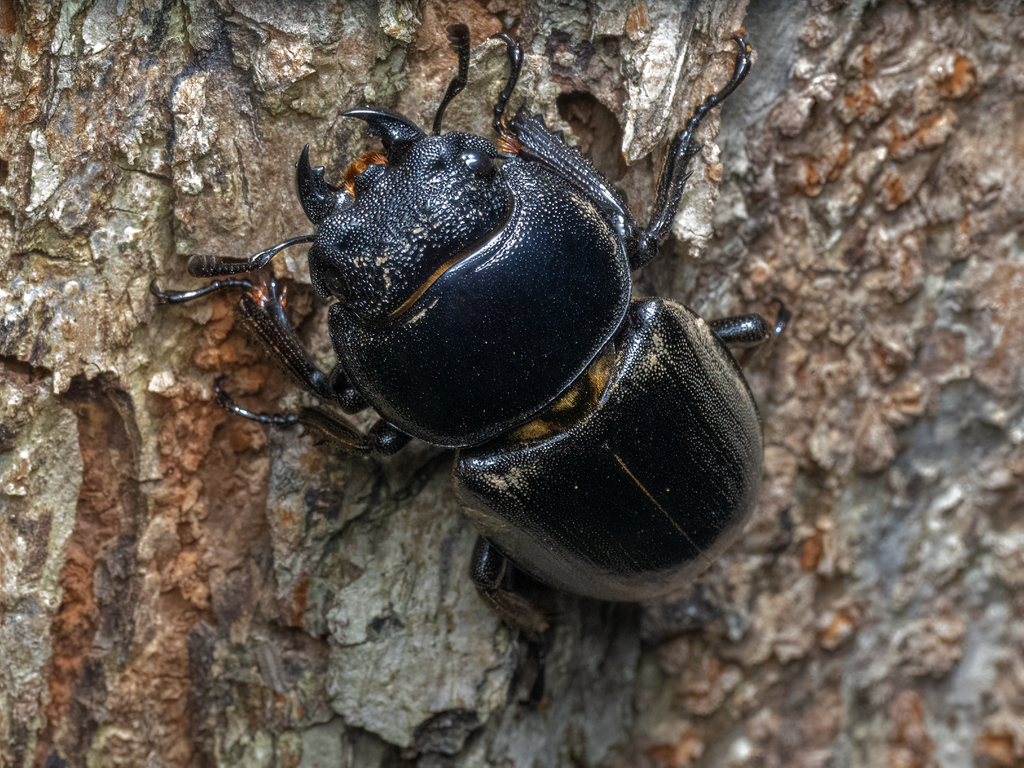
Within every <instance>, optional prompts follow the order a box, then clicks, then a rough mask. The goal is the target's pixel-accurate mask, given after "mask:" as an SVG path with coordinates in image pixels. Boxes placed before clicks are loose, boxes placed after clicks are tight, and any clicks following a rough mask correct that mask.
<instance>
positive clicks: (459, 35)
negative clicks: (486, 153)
mask: <svg viewBox="0 0 1024 768" xmlns="http://www.w3.org/2000/svg"><path fill="white" fill-rule="evenodd" d="M448 45H449V46H450V47H451V49H452V50H453V51H455V53H457V54H458V55H459V71H458V73H457V74H456V75H455V77H453V78H452V81H451V82H450V83H448V90H447V91H446V92H445V94H444V98H443V99H442V100H441V106H439V107H438V108H437V114H436V115H434V130H433V132H432V134H431V135H433V136H438V135H440V133H441V119H442V118H443V117H444V111H445V109H447V107H448V104H449V103H450V102H451V100H452V99H454V98H455V97H456V96H458V95H459V92H460V91H461V90H462V89H463V88H465V87H466V78H467V76H468V75H469V27H467V26H466V25H465V24H449V25H448Z"/></svg>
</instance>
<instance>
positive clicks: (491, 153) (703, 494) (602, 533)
mask: <svg viewBox="0 0 1024 768" xmlns="http://www.w3.org/2000/svg"><path fill="white" fill-rule="evenodd" d="M448 31H449V39H450V41H451V43H452V49H453V50H454V51H456V53H457V54H458V58H459V72H458V75H457V76H456V77H455V78H454V79H453V80H452V82H451V84H450V85H449V87H448V91H447V93H446V94H445V97H444V99H443V101H442V103H441V106H440V107H439V109H438V111H437V114H436V116H435V119H434V126H433V132H432V135H430V136H428V135H427V134H425V133H424V132H423V131H422V130H421V129H420V128H419V127H417V126H416V125H415V124H414V123H412V122H411V121H410V120H408V119H407V118H405V117H403V116H402V115H400V114H397V113H395V112H392V111H389V110H385V109H371V108H363V109H355V110H351V111H349V112H346V113H344V114H345V115H346V116H349V117H355V118H359V119H361V120H364V121H365V122H366V123H367V125H368V127H369V131H370V133H371V134H373V135H374V136H378V137H380V139H381V141H382V143H383V150H384V152H383V154H378V153H368V154H367V155H364V157H363V158H362V159H361V160H359V161H357V162H356V163H354V164H353V166H352V167H351V168H350V169H349V171H348V173H347V174H346V177H345V182H344V184H343V186H341V187H336V186H333V185H331V184H329V183H327V182H326V181H325V180H324V169H323V168H322V167H320V168H311V167H310V164H309V153H308V147H307V148H306V149H304V150H303V152H302V156H301V158H300V159H299V162H298V164H297V168H298V172H297V184H298V193H299V199H300V200H301V202H302V207H303V209H304V211H305V213H306V215H307V217H308V218H309V219H310V221H311V222H312V223H313V224H314V225H316V228H317V230H316V234H315V235H309V236H303V237H297V238H294V239H292V240H288V241H286V242H284V243H281V244H279V245H276V246H274V247H273V248H270V249H268V250H266V251H262V252H261V253H258V254H256V255H255V256H252V257H250V258H249V259H246V260H243V261H226V260H221V259H217V258H212V257H207V258H203V259H200V258H198V257H193V258H192V259H191V260H190V261H189V273H190V274H191V275H193V276H196V277H200V276H201V277H221V278H227V279H221V280H219V281H216V282H213V283H211V284H210V285H208V286H207V287H206V288H203V289H200V290H196V291H170V292H163V293H161V292H159V291H157V290H156V288H155V287H154V288H153V292H154V294H155V295H156V296H157V297H158V298H159V299H161V300H162V301H165V302H182V301H189V300H191V299H194V298H196V297H198V296H202V295H205V294H207V293H209V292H211V291H214V290H222V289H238V288H240V289H241V299H240V302H239V305H238V311H239V315H240V317H241V318H242V320H243V322H244V323H245V325H246V326H247V327H248V328H249V329H250V330H251V331H253V332H254V333H255V334H256V336H257V337H258V338H260V339H261V340H262V341H263V342H264V343H265V345H266V347H267V349H268V350H269V352H270V354H271V355H272V356H273V357H274V358H275V359H276V361H277V362H278V363H279V364H280V365H281V366H282V367H283V368H284V369H285V370H287V371H288V372H289V373H290V374H291V375H292V376H293V377H294V378H295V379H296V380H297V381H298V382H299V383H300V384H301V385H302V386H303V387H304V388H305V389H306V390H308V391H309V392H311V393H312V394H314V395H315V396H316V397H318V398H319V399H320V400H321V401H322V402H326V403H330V404H333V405H335V406H338V407H340V408H341V410H343V411H345V412H348V413H355V412H358V411H360V410H363V409H365V408H367V407H372V408H373V409H374V410H375V411H376V412H377V413H378V414H379V415H380V419H379V420H378V421H377V422H376V424H375V425H374V426H373V428H372V429H371V430H370V432H369V434H368V435H363V434H360V433H359V432H357V431H356V430H355V429H354V428H353V427H352V426H350V425H349V424H348V423H346V422H345V420H344V419H342V418H340V417H338V416H335V415H333V414H332V413H330V412H328V411H326V410H323V409H322V408H305V409H303V410H302V411H301V412H300V413H299V414H296V415H287V416H286V415H271V414H260V413H252V412H249V411H246V410H244V409H243V408H241V407H239V406H238V405H236V404H235V403H233V402H232V401H231V399H230V398H229V397H228V395H227V394H226V393H225V392H224V391H223V390H222V389H221V388H220V386H219V381H218V386H217V392H218V398H219V400H220V402H221V403H222V404H223V405H224V406H225V407H227V408H229V409H230V410H232V411H233V412H235V413H237V414H240V415H242V416H246V417H249V418H253V419H256V420H258V421H260V422H262V423H266V424H278V425H287V424H296V423H300V424H303V425H305V426H306V427H307V428H311V429H313V430H316V431H318V432H321V433H323V434H324V435H325V436H327V437H329V438H331V439H332V441H334V442H336V443H339V444H340V445H341V446H342V449H343V450H344V451H346V452H348V453H353V454H362V455H376V456H385V455H390V454H392V453H394V452H395V451H397V450H399V449H400V448H402V447H403V446H404V445H405V444H406V443H407V442H408V441H409V440H410V439H411V438H412V437H417V438H419V439H421V440H425V441H427V442H430V443H434V444H436V445H440V446H449V447H453V448H456V449H458V450H457V453H456V456H455V466H454V469H453V479H454V483H455V487H456V489H457V492H458V496H459V499H460V502H461V503H462V505H463V507H464V509H465V511H466V514H467V515H468V516H469V518H470V520H472V522H473V523H474V525H475V526H476V527H477V528H478V530H479V532H480V534H481V535H480V538H479V539H478V542H477V546H476V548H475V551H474V554H473V561H472V564H471V567H470V573H471V577H472V578H473V580H474V583H475V584H476V586H477V589H478V590H479V592H480V594H481V596H482V597H483V598H484V599H485V600H486V601H487V602H488V603H489V604H490V605H492V606H493V607H494V608H495V609H496V610H497V611H498V612H499V613H500V614H501V615H502V616H503V617H504V618H505V619H506V620H508V621H509V622H510V623H512V624H513V625H515V626H518V627H521V628H523V629H525V630H526V631H527V632H530V633H536V632H537V631H539V630H540V629H542V628H543V626H544V625H545V623H544V618H543V615H542V614H541V613H540V612H539V611H538V610H537V609H536V608H535V607H534V606H533V605H532V604H531V603H530V602H529V601H527V600H526V599H524V598H523V596H522V595H521V594H519V593H518V592H517V589H516V577H517V574H519V573H521V572H525V573H526V574H528V575H529V576H532V577H533V578H535V579H537V580H539V581H541V582H544V583H546V584H549V585H552V586H555V587H558V588H561V589H564V590H568V591H570V592H574V593H577V594H580V595H587V596H591V597H595V598H599V599H603V600H624V601H640V600H645V599H648V598H652V597H656V596H659V595H664V594H666V593H668V592H671V591H674V590H676V589H678V588H680V587H682V586H685V584H686V583H687V582H688V581H690V580H691V579H692V578H693V577H694V576H695V575H696V574H697V573H699V572H700V571H701V570H703V568H704V567H705V566H706V565H707V564H708V563H709V562H710V560H711V558H713V557H714V556H715V555H717V554H718V553H719V552H720V551H721V550H722V549H724V548H725V547H726V546H727V545H728V544H729V543H731V542H732V541H733V540H734V539H735V538H736V536H737V535H738V533H739V531H740V529H741V528H742V526H743V524H744V523H745V522H746V520H747V518H748V517H749V516H750V514H751V512H752V511H753V508H754V505H755V504H756V501H757V496H758V490H759V488H760V482H761V466H762V459H763V447H762V442H763V438H762V428H761V422H760V417H759V415H758V411H757V407H756V405H755V403H754V399H753V397H752V396H751V393H750V390H749V388H748V386H747V383H746V381H745V379H744V378H743V375H742V373H741V372H740V369H739V367H738V366H737V364H736V362H735V361H734V359H733V357H732V355H731V354H730V352H729V349H728V346H732V347H750V346H754V345H757V344H760V343H762V342H764V341H765V340H767V339H769V338H772V337H773V336H775V335H778V333H779V332H780V331H781V329H782V326H783V324H784V322H785V320H784V314H785V311H784V310H782V309H780V319H779V322H778V323H777V324H776V326H775V328H774V329H772V328H770V327H769V325H768V324H767V323H766V322H765V320H764V319H763V318H762V317H761V316H760V315H744V316H740V317H730V318H725V319H723V320H716V321H712V322H710V323H709V322H705V321H704V320H702V319H701V318H699V317H698V316H697V315H696V314H694V313H693V312H692V311H691V310H690V309H688V308H687V307H685V306H682V305H680V304H676V303H674V302H671V301H667V300H663V299H631V298H630V287H631V282H630V272H631V271H633V270H637V269H640V268H641V267H643V266H644V265H645V264H647V263H648V262H649V261H650V260H651V259H652V258H653V257H654V256H655V254H656V252H657V248H658V244H659V242H660V241H661V240H663V239H664V238H665V236H666V235H667V233H668V231H669V228H670V225H671V222H672V218H673V216H674V215H675V211H676V208H677V207H678V204H679V199H680V196H681V194H682V190H683V186H684V184H685V182H686V179H687V178H688V176H689V174H688V173H687V172H686V169H687V165H688V164H689V162H690V160H691V159H692V158H693V157H694V156H695V155H696V154H697V153H698V152H699V151H700V148H701V147H700V145H697V144H694V143H693V137H694V133H695V131H696V129H697V127H698V126H699V125H700V122H701V120H702V119H703V118H704V117H705V116H706V115H707V114H708V112H709V111H710V110H711V109H712V108H714V107H715V106H716V105H718V104H719V103H720V102H721V101H722V100H723V99H725V98H726V97H727V96H728V95H729V94H730V93H732V91H733V90H734V89H735V88H736V87H737V86H738V85H739V84H740V82H741V81H742V80H743V79H744V78H745V77H746V75H747V72H748V71H749V69H750V64H751V56H750V54H751V49H750V48H749V46H747V44H746V43H745V42H744V41H743V40H742V39H741V38H739V37H736V38H734V39H735V40H736V42H737V43H738V45H739V52H738V53H737V56H736V62H735V67H734V71H733V75H732V78H731V79H730V81H729V82H728V84H727V85H726V86H725V87H724V88H723V89H722V90H721V91H719V92H718V93H715V94H713V95H711V96H709V97H708V98H707V99H705V100H704V102H703V103H702V104H700V105H699V106H698V107H697V108H696V110H695V112H694V114H693V116H692V117H691V118H690V119H689V120H688V122H687V123H686V125H685V127H684V128H683V130H682V131H680V132H679V133H678V134H676V136H675V137H674V138H673V139H672V142H671V145H670V147H669V154H668V160H667V162H666V164H665V168H664V170H663V171H662V174H661V179H660V182H659V186H658V196H657V202H656V205H655V210H654V214H653V216H652V217H651V222H650V224H648V226H647V227H641V226H640V225H639V224H638V223H637V222H636V221H635V220H634V218H633V216H632V214H631V213H630V211H629V209H628V207H627V203H626V198H625V195H624V194H623V193H622V192H621V191H620V190H618V189H617V188H616V187H614V186H612V185H611V184H609V183H608V182H607V181H606V180H605V178H604V177H603V176H602V175H601V174H600V173H599V172H597V171H596V170H595V169H594V167H593V166H592V165H591V164H590V162H589V161H588V160H587V159H585V158H584V157H583V156H582V155H581V154H580V153H579V152H578V151H577V150H576V149H574V148H571V147H568V146H567V145H566V144H565V143H564V141H563V140H562V137H561V135H560V134H555V133H552V132H550V131H549V130H548V129H547V127H546V126H545V124H544V121H543V119H542V118H540V117H539V116H535V115H531V114H529V113H527V112H526V111H524V110H522V109H520V110H519V112H518V113H517V114H516V115H515V117H514V118H513V119H512V120H511V121H506V118H505V114H504V113H505V106H506V104H507V103H508V100H509V98H510V96H511V94H512V90H513V88H514V86H515V84H516V81H517V79H518V77H519V71H520V68H521V66H522V59H523V54H522V49H521V48H520V47H519V45H518V44H517V43H516V42H515V41H513V40H512V39H511V38H509V37H508V36H507V35H503V34H500V35H495V38H498V39H500V40H503V41H504V42H505V44H506V47H507V52H508V59H509V67H510V74H509V78H508V81H507V82H506V84H505V87H504V89H503V90H502V92H501V94H500V96H499V98H498V102H497V104H496V105H495V107H494V123H493V124H494V128H495V130H496V131H497V132H498V134H499V136H500V140H499V142H498V145H497V146H496V145H495V144H492V143H491V142H490V141H488V140H486V139H484V138H482V137H480V136H474V135H471V134H466V133H459V132H450V133H446V134H444V135H443V136H442V135H440V125H441V119H442V115H443V113H444V110H445V107H446V106H447V104H448V103H449V102H450V101H451V99H452V98H453V97H454V96H455V95H456V94H457V93H458V92H459V91H460V90H462V88H463V87H464V86H465V83H466V73H467V70H468V64H469V30H468V28H467V27H466V26H465V25H452V26H451V27H449V30H448ZM299 243H312V244H313V245H312V247H311V248H310V250H309V270H310V276H311V278H312V282H313V287H314V288H315V289H316V291H317V293H318V294H320V295H321V296H323V297H324V298H328V299H333V300H334V303H333V305H332V306H331V307H330V321H329V327H330V333H331V341H332V342H333V345H334V348H335V350H336V351H337V354H338V359H339V363H338V364H337V366H336V367H335V368H334V370H333V371H331V373H330V374H327V373H324V372H323V371H321V370H320V369H319V368H318V367H317V366H316V364H315V363H314V362H313V361H312V360H311V359H310V357H309V355H308V353H307V352H306V351H305V350H304V349H303V348H302V347H301V345H300V344H299V343H298V341H297V339H296V337H295V335H294V333H293V331H292V330H291V328H290V327H289V325H288V322H287V321H286V319H285V316H284V312H283V302H282V300H281V296H280V294H279V292H278V289H277V286H276V284H275V283H274V281H273V279H271V278H266V277H264V278H262V279H261V280H260V281H257V282H253V281H251V280H248V279H245V278H236V277H230V276H231V275H237V274H241V273H245V272H252V271H254V270H257V269H260V268H261V267H263V266H264V265H266V264H267V263H268V261H269V260H270V258H271V257H272V256H273V255H274V254H275V253H277V252H278V251H280V250H281V249H283V248H285V247H288V246H291V245H295V244H299ZM727 345H728V346H727ZM519 569H521V571H520V570H519Z"/></svg>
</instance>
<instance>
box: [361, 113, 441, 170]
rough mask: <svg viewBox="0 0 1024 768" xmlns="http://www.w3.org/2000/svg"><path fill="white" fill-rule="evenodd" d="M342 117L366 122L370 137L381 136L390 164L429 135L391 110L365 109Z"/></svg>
mask: <svg viewBox="0 0 1024 768" xmlns="http://www.w3.org/2000/svg"><path fill="white" fill-rule="evenodd" d="M341 116H342V117H356V118H359V119H360V120H365V121H366V126H367V129H368V130H369V131H370V135H371V136H379V137H380V140H381V143H383V144H384V153H385V154H386V155H387V156H388V162H389V163H393V162H396V161H397V160H398V159H399V158H400V157H401V155H403V154H404V153H405V150H406V149H408V147H409V145H410V144H412V143H413V142H414V141H419V140H420V139H422V138H423V137H424V136H426V135H427V134H425V133H424V132H423V131H422V130H420V128H419V126H418V125H416V123H414V122H413V121H412V120H410V119H409V118H407V117H405V116H404V115H400V114H398V113H397V112H392V111H391V110H390V109H371V108H370V107H363V108H362V109H350V110H349V111H348V112H342V113H341Z"/></svg>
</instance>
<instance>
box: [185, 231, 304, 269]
mask: <svg viewBox="0 0 1024 768" xmlns="http://www.w3.org/2000/svg"><path fill="white" fill-rule="evenodd" d="M315 239H316V235H303V236H302V237H293V238H292V239H291V240H285V241H284V242H283V243H278V244H277V245H275V246H272V247H270V248H267V250H265V251H260V252H259V253H254V254H253V255H252V256H250V257H249V258H247V259H220V258H217V257H216V256H193V257H192V258H190V259H189V260H188V273H189V274H190V275H192V277H227V276H228V275H238V274H241V273H242V272H255V271H256V270H257V269H262V268H263V267H265V266H267V264H269V263H270V260H271V259H272V258H274V256H276V255H277V254H278V253H279V252H280V251H283V250H284V249H285V248H288V247H290V246H293V245H302V243H312V242H313V241H314V240H315Z"/></svg>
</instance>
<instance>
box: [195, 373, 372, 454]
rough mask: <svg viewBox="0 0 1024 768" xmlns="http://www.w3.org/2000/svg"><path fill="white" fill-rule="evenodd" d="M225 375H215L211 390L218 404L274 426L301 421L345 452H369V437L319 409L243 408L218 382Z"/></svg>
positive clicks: (289, 425) (237, 414) (300, 422)
mask: <svg viewBox="0 0 1024 768" xmlns="http://www.w3.org/2000/svg"><path fill="white" fill-rule="evenodd" d="M225 378H227V377H226V376H218V377H217V380H216V381H215V382H214V385H213V390H214V392H216V393H217V404H218V405H220V406H221V407H222V408H224V409H225V410H228V411H231V412H232V413H233V414H235V415H236V416H241V417H242V418H245V419H251V420H252V421H258V422H259V423H260V424H268V425H271V426H275V427H291V426H295V425H296V424H301V425H302V426H304V427H306V429H308V430H309V431H311V432H314V433H316V434H319V435H320V436H321V437H323V438H326V439H327V440H329V441H330V442H332V443H334V444H336V445H338V446H339V447H340V448H341V449H342V450H343V451H344V452H345V453H348V454H351V455H356V456H368V455H369V454H370V453H371V452H372V445H371V441H370V438H369V437H367V436H366V435H363V434H360V433H359V432H358V431H357V430H355V429H354V428H353V427H352V426H350V425H349V424H346V423H345V422H343V421H341V420H340V419H339V418H337V417H336V416H334V415H333V414H331V413H329V412H328V411H325V410H323V409H322V408H303V409H302V410H300V411H299V412H298V413H264V412H256V411H250V410H248V409H247V408H243V407H242V406H240V405H238V404H237V403H236V402H235V401H234V400H233V399H232V398H231V395H229V394H228V393H227V392H225V391H224V390H223V389H222V388H221V383H222V382H223V381H224V379H225Z"/></svg>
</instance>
